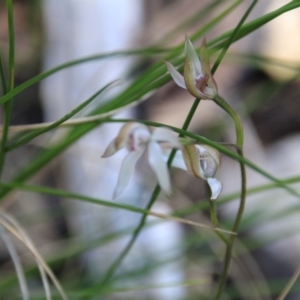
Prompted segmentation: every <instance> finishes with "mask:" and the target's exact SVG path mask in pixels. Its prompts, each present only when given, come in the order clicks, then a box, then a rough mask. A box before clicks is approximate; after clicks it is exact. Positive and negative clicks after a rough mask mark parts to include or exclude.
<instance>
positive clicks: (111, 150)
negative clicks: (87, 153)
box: [101, 139, 119, 158]
mask: <svg viewBox="0 0 300 300" xmlns="http://www.w3.org/2000/svg"><path fill="white" fill-rule="evenodd" d="M118 150H119V149H117V147H116V139H113V140H112V141H111V142H110V143H109V145H108V146H107V148H106V150H105V151H104V153H103V154H102V156H101V157H103V158H105V157H109V156H112V155H114V154H115V153H116V152H117V151H118Z"/></svg>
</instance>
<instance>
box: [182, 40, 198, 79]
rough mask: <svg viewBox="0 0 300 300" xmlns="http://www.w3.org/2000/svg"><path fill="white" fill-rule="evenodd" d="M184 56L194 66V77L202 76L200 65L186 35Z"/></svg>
mask: <svg viewBox="0 0 300 300" xmlns="http://www.w3.org/2000/svg"><path fill="white" fill-rule="evenodd" d="M184 52H185V55H186V56H187V57H188V58H189V59H190V60H191V63H192V65H193V66H194V71H195V77H198V76H199V75H202V73H203V71H202V68H201V63H200V60H199V58H198V54H197V52H196V50H195V48H194V46H193V44H192V42H191V40H190V39H189V38H188V36H187V35H185V47H184Z"/></svg>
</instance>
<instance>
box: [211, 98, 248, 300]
mask: <svg viewBox="0 0 300 300" xmlns="http://www.w3.org/2000/svg"><path fill="white" fill-rule="evenodd" d="M214 100H215V102H216V103H217V104H218V105H219V106H220V107H221V108H222V109H224V110H225V111H226V112H227V113H228V114H229V115H230V116H231V118H232V119H233V121H234V124H235V132H236V145H237V152H238V154H239V156H240V157H241V158H243V143H244V131H243V125H242V122H241V119H240V117H239V115H238V114H237V113H236V112H235V111H234V110H233V108H232V107H231V106H230V105H229V104H228V103H227V102H226V101H225V100H224V99H223V98H222V97H220V96H217V97H216V98H215V99H214ZM240 170H241V195H240V204H239V209H238V212H237V215H236V218H235V221H234V225H233V229H232V231H233V232H235V233H238V229H239V226H240V223H241V220H242V216H243V212H244V208H245V202H246V168H245V163H244V162H243V161H240ZM235 238H236V235H232V236H231V237H230V238H229V243H228V244H227V247H226V253H225V259H224V267H223V271H222V274H221V279H220V282H219V287H218V291H217V295H216V297H215V299H216V300H219V299H221V297H222V294H223V289H224V286H225V284H226V281H227V277H228V273H229V267H230V262H231V257H232V249H233V245H234V241H235Z"/></svg>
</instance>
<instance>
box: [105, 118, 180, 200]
mask: <svg viewBox="0 0 300 300" xmlns="http://www.w3.org/2000/svg"><path fill="white" fill-rule="evenodd" d="M161 144H164V145H167V146H168V148H180V147H181V144H180V142H179V140H178V138H177V137H176V136H175V135H174V133H173V131H171V130H169V129H167V128H162V127H159V128H156V129H155V130H154V131H153V133H151V132H150V130H149V128H148V127H147V126H145V125H143V124H140V123H134V122H131V123H126V124H125V125H123V127H122V128H121V130H120V132H119V134H118V136H117V137H116V138H115V139H114V140H112V142H111V143H110V144H109V145H108V147H107V149H106V150H105V152H104V154H103V155H102V157H108V156H111V155H113V154H114V153H116V152H117V151H119V150H120V149H122V148H125V147H126V148H127V150H128V151H129V153H128V155H127V156H126V157H125V159H124V161H123V163H122V166H121V170H120V174H119V178H118V183H117V187H116V189H115V191H114V198H117V197H119V196H120V195H121V194H122V193H123V191H124V190H125V188H126V187H127V185H128V183H129V181H130V179H131V177H132V174H133V171H134V168H135V165H136V162H137V161H138V160H139V158H140V157H141V156H142V154H143V153H144V152H145V151H146V149H147V150H148V161H149V164H150V166H151V168H152V170H153V171H154V173H155V175H156V177H157V180H158V183H159V185H160V187H161V188H162V190H163V191H164V192H165V193H166V194H168V195H170V194H171V183H170V175H169V171H168V167H167V165H166V162H165V161H164V157H163V152H162V148H161Z"/></svg>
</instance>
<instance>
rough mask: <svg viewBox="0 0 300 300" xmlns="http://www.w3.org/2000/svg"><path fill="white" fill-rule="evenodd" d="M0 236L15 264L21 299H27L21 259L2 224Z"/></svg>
mask: <svg viewBox="0 0 300 300" xmlns="http://www.w3.org/2000/svg"><path fill="white" fill-rule="evenodd" d="M0 236H1V239H2V241H3V242H4V244H5V246H6V248H7V251H8V252H9V254H10V257H11V258H12V261H13V264H14V266H15V270H16V273H17V277H18V280H19V286H20V290H21V294H22V299H23V300H28V299H29V291H28V286H27V283H26V278H25V275H24V270H23V267H22V264H21V261H20V259H19V256H18V253H17V251H16V249H15V247H14V245H13V243H12V242H11V240H10V238H9V236H8V234H7V233H6V232H5V230H4V229H3V227H2V226H0Z"/></svg>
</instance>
